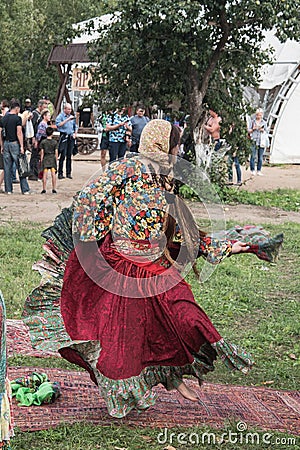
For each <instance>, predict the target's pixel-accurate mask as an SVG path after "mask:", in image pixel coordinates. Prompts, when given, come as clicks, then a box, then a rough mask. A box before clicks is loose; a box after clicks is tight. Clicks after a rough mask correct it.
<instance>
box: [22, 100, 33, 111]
mask: <svg viewBox="0 0 300 450" xmlns="http://www.w3.org/2000/svg"><path fill="white" fill-rule="evenodd" d="M33 109H34V108H33V107H32V103H31V100H30V98H26V100H25V106H24V111H30V112H32V111H33Z"/></svg>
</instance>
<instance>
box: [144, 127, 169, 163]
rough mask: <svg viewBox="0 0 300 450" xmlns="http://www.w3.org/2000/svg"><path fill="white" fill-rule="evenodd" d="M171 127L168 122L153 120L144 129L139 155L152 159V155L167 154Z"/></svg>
mask: <svg viewBox="0 0 300 450" xmlns="http://www.w3.org/2000/svg"><path fill="white" fill-rule="evenodd" d="M171 130H172V125H171V124H170V122H167V121H166V120H161V119H153V120H151V121H150V122H148V123H147V125H146V126H145V127H144V129H143V131H142V134H141V139H140V145H139V153H141V154H142V155H145V156H149V155H150V158H151V157H152V155H153V154H158V153H166V154H167V155H168V154H169V150H170V148H169V141H170V135H171Z"/></svg>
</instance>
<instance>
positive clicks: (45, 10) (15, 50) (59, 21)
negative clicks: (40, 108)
mask: <svg viewBox="0 0 300 450" xmlns="http://www.w3.org/2000/svg"><path fill="white" fill-rule="evenodd" d="M101 13H103V9H102V7H100V6H99V5H98V2H95V1H93V0H86V1H85V2H82V1H80V0H72V1H69V2H64V3H62V2H61V1H58V0H52V1H51V2H50V1H48V0H38V1H37V0H14V1H11V0H2V2H1V15H0V33H1V34H0V36H1V39H0V80H1V81H0V83H1V84H0V92H1V98H8V99H10V98H12V97H15V98H19V99H20V100H21V101H24V100H25V98H26V97H30V98H31V100H32V101H33V102H37V100H38V99H39V98H40V97H41V96H42V95H46V94H47V95H49V96H50V97H51V98H52V99H53V100H54V98H55V95H56V92H57V89H58V83H59V78H58V74H57V70H56V67H55V66H49V67H48V66H47V60H48V57H49V54H50V51H51V48H52V46H53V45H54V44H58V43H65V42H66V40H67V37H68V36H69V35H70V34H71V28H72V24H73V23H74V22H77V21H79V20H85V19H87V18H89V17H91V15H94V14H101Z"/></svg>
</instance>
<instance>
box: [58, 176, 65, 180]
mask: <svg viewBox="0 0 300 450" xmlns="http://www.w3.org/2000/svg"><path fill="white" fill-rule="evenodd" d="M57 178H58V179H59V180H63V179H64V178H65V177H64V176H63V175H58V177H57Z"/></svg>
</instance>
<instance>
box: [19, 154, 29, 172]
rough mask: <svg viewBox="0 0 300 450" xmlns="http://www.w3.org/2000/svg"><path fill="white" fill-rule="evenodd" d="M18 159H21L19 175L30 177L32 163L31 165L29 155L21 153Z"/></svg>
mask: <svg viewBox="0 0 300 450" xmlns="http://www.w3.org/2000/svg"><path fill="white" fill-rule="evenodd" d="M18 161H19V175H20V178H26V177H29V175H30V173H31V170H30V165H29V161H28V159H27V156H26V155H25V154H20V155H19V156H18Z"/></svg>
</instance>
